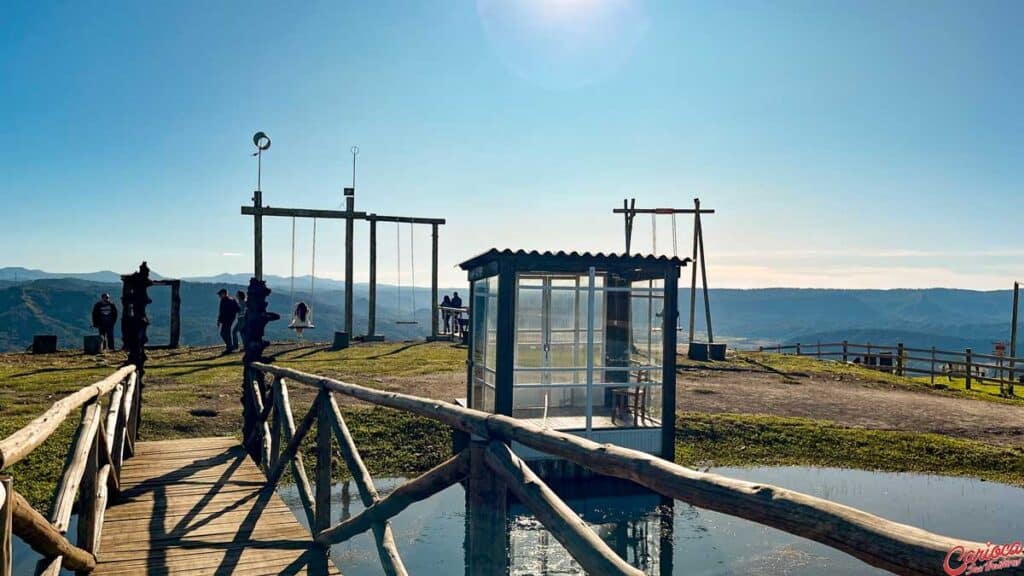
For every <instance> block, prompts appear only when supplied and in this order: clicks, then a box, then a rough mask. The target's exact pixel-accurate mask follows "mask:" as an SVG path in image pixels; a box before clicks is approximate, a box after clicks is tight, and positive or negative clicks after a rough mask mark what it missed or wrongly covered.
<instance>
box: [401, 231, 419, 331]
mask: <svg viewBox="0 0 1024 576" xmlns="http://www.w3.org/2000/svg"><path fill="white" fill-rule="evenodd" d="M412 227H413V224H412V222H409V275H410V276H411V279H412V289H411V290H410V292H411V293H412V296H411V297H410V298H409V299H410V301H411V302H412V307H411V308H410V309H409V316H408V318H407V319H404V320H396V321H395V324H399V325H403V324H406V325H407V324H419V322H418V321H417V320H416V251H415V248H414V243H413V237H412V231H413V228H412ZM395 238H396V240H395V246H396V247H397V251H398V258H397V261H398V266H397V272H398V308H399V310H401V308H402V225H401V224H400V223H396V224H395Z"/></svg>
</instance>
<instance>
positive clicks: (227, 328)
mask: <svg viewBox="0 0 1024 576" xmlns="http://www.w3.org/2000/svg"><path fill="white" fill-rule="evenodd" d="M217 295H218V296H220V310H219V311H218V312H217V327H218V328H220V339H221V340H223V341H224V353H225V354H230V353H232V352H234V351H235V346H234V343H233V342H232V340H231V325H232V324H234V323H235V317H236V316H238V310H239V308H238V302H235V299H234V298H232V297H230V296H228V291H227V290H226V289H224V288H221V289H220V290H219V291H218V292H217Z"/></svg>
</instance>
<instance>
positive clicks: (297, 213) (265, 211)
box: [242, 206, 445, 224]
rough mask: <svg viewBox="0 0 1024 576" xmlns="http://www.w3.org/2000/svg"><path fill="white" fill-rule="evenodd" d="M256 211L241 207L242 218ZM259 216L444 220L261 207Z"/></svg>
mask: <svg viewBox="0 0 1024 576" xmlns="http://www.w3.org/2000/svg"><path fill="white" fill-rule="evenodd" d="M256 213H257V209H256V208H254V207H252V206H242V215H243V216H254V215H256ZM259 214H260V215H261V216H280V217H287V218H317V219H324V220H349V219H352V220H366V221H368V222H398V223H402V224H444V223H445V219H444V218H419V217H414V216H386V215H383V214H372V213H369V212H356V211H351V212H349V211H348V210H316V209H309V208H272V207H270V206H261V207H260V208H259Z"/></svg>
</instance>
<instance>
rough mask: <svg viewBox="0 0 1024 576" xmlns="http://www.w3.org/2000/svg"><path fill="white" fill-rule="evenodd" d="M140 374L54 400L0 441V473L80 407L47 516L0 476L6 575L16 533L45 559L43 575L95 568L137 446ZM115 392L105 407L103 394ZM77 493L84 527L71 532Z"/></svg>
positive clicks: (118, 376) (1, 553) (131, 369)
mask: <svg viewBox="0 0 1024 576" xmlns="http://www.w3.org/2000/svg"><path fill="white" fill-rule="evenodd" d="M141 391H142V381H141V378H140V377H139V373H138V372H137V371H136V369H135V366H134V365H128V366H125V367H123V368H121V369H120V370H118V371H116V372H114V373H113V374H111V375H110V376H107V377H106V378H104V379H103V380H101V381H99V382H96V383H95V384H91V385H89V386H86V387H84V388H82V389H81V390H79V391H77V392H75V393H74V394H71V395H70V396H66V397H64V398H62V399H60V400H58V401H56V402H54V403H53V405H52V406H51V407H50V409H49V410H47V411H46V412H44V413H43V414H42V415H41V416H39V417H38V418H36V419H35V420H33V421H32V422H29V423H28V424H27V425H26V426H24V427H22V428H21V429H20V430H18V431H16V432H15V433H14V434H11V435H10V436H8V437H7V438H4V439H3V440H0V472H3V471H6V470H8V469H9V468H10V467H11V466H13V465H14V464H16V463H17V462H19V461H21V460H22V459H24V458H25V457H26V456H28V455H29V454H31V453H32V452H33V451H34V450H35V449H36V448H38V447H39V446H40V445H41V444H42V443H43V442H45V441H46V440H47V439H48V438H50V437H51V436H52V435H53V433H54V432H56V431H57V429H58V428H59V427H60V425H61V424H62V423H63V422H64V421H65V420H66V419H67V418H68V416H69V415H70V414H71V413H72V412H73V411H74V410H76V409H79V408H80V409H81V414H82V419H81V421H80V422H79V424H78V429H77V430H76V432H75V435H74V438H73V440H72V441H71V445H70V446H69V447H68V452H67V457H66V459H65V464H64V473H63V474H62V475H61V480H60V483H59V484H58V485H57V490H56V492H55V493H54V496H53V505H52V506H51V513H50V517H49V518H47V517H46V516H44V515H43V514H42V513H40V512H39V511H38V510H36V509H35V508H33V507H32V505H31V504H29V503H28V501H26V500H25V498H23V497H22V496H21V494H18V492H17V490H16V485H15V482H14V480H13V479H12V478H11V477H10V476H9V475H3V476H0V486H2V489H0V574H2V575H3V576H7V575H9V574H11V571H12V564H13V559H12V558H11V534H12V532H13V534H16V535H17V536H18V537H19V538H21V539H22V540H24V541H25V543H26V544H28V545H29V546H31V547H32V549H33V550H35V551H36V552H38V553H39V554H41V555H42V556H43V558H44V563H43V566H44V567H42V568H41V570H40V573H41V574H45V575H49V576H57V575H58V574H60V571H61V568H62V567H64V568H68V569H70V570H75V571H78V572H91V571H92V570H93V569H94V568H95V567H96V554H97V553H98V552H99V543H100V533H101V531H102V529H103V515H104V512H105V511H106V509H107V502H108V501H109V499H110V497H111V493H113V494H115V495H116V494H117V492H118V491H119V488H120V476H121V464H122V463H123V462H124V459H125V458H127V457H130V456H131V455H132V454H133V453H134V450H135V440H136V439H137V438H138V429H139V412H140V410H141V408H142V398H141V397H142V393H141ZM107 394H110V400H109V401H108V402H107V404H106V409H105V410H104V407H103V406H102V405H101V399H102V398H103V397H105V396H106V395H107ZM76 496H77V498H78V505H77V507H78V530H77V532H78V534H77V538H76V539H75V542H74V543H72V542H71V540H70V539H69V538H68V536H67V530H68V526H69V523H70V520H71V513H72V507H73V506H74V505H75V498H76Z"/></svg>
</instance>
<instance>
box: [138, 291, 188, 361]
mask: <svg viewBox="0 0 1024 576" xmlns="http://www.w3.org/2000/svg"><path fill="white" fill-rule="evenodd" d="M150 282H151V283H152V286H167V287H169V288H170V289H171V324H170V337H169V338H168V340H167V344H158V345H155V346H149V345H147V346H146V348H147V349H149V350H173V349H175V348H177V347H178V346H180V345H181V280H172V279H169V278H165V279H162V280H151V281H150Z"/></svg>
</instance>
